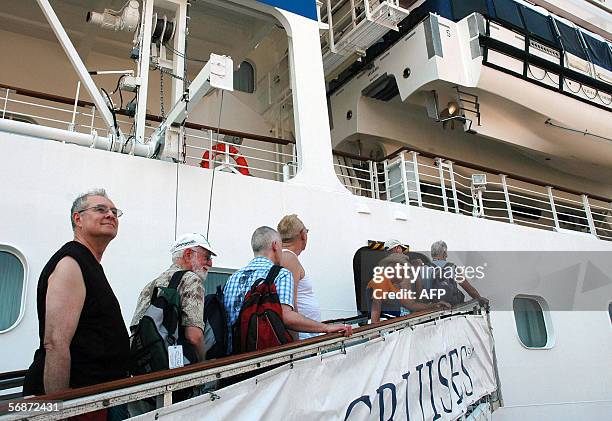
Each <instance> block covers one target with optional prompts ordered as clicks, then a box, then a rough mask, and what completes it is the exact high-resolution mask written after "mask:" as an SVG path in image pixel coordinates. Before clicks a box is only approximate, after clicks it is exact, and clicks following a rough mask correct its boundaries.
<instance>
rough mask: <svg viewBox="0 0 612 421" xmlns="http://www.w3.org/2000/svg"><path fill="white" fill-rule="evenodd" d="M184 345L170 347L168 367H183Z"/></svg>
mask: <svg viewBox="0 0 612 421" xmlns="http://www.w3.org/2000/svg"><path fill="white" fill-rule="evenodd" d="M183 366H184V364H183V345H173V346H169V347H168V367H169V368H179V367H183Z"/></svg>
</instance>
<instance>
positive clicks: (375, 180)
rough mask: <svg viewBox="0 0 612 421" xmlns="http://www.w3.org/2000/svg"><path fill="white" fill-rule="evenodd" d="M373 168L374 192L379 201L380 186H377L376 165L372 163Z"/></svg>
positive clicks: (374, 162)
mask: <svg viewBox="0 0 612 421" xmlns="http://www.w3.org/2000/svg"><path fill="white" fill-rule="evenodd" d="M373 167H374V192H375V194H376V199H380V186H379V185H378V183H379V181H378V163H377V162H376V161H373Z"/></svg>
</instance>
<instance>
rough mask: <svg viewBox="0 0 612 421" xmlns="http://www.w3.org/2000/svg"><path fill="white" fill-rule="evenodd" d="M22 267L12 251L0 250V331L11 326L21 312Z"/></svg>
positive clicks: (23, 280)
mask: <svg viewBox="0 0 612 421" xmlns="http://www.w3.org/2000/svg"><path fill="white" fill-rule="evenodd" d="M24 273H25V272H24V267H23V264H22V263H21V261H20V260H19V259H18V258H17V257H16V256H15V255H14V254H12V253H8V252H6V251H0V331H3V330H6V329H8V328H10V327H11V326H13V325H14V324H15V322H16V321H17V319H18V318H19V314H20V313H21V310H22V309H21V301H22V293H23V283H24V282H25V279H24Z"/></svg>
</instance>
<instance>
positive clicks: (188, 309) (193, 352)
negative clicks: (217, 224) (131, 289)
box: [130, 233, 216, 362]
mask: <svg viewBox="0 0 612 421" xmlns="http://www.w3.org/2000/svg"><path fill="white" fill-rule="evenodd" d="M170 252H171V253H172V265H171V266H170V267H169V268H168V269H167V270H166V271H164V272H163V273H162V274H161V275H159V276H158V277H157V278H156V279H154V280H153V281H151V282H149V283H148V284H147V285H146V286H145V287H144V289H143V290H142V292H141V293H140V296H139V297H138V302H137V304H136V312H135V313H134V317H133V318H132V323H130V329H131V330H132V332H133V331H134V328H135V327H136V326H138V323H139V322H140V319H142V317H143V316H144V314H145V312H146V311H147V308H148V307H149V305H150V304H151V296H152V294H153V291H154V290H155V288H156V287H163V288H165V287H168V285H169V283H170V279H171V278H172V275H174V274H175V273H176V272H178V271H187V272H185V273H184V274H183V276H182V278H181V282H180V283H179V285H178V287H177V291H178V293H179V296H180V302H181V308H180V312H181V313H180V314H181V320H180V325H179V339H181V336H182V338H184V340H185V342H186V343H187V344H190V345H191V346H187V347H183V352H184V353H185V356H186V357H187V359H188V360H189V361H195V362H199V361H203V360H204V358H205V355H206V352H205V347H204V320H203V318H202V315H203V314H204V297H205V291H204V280H205V279H206V276H207V275H208V270H209V269H210V267H211V266H212V258H213V256H216V254H215V253H213V251H212V248H211V246H210V243H209V242H208V240H207V239H206V237H204V236H203V235H202V234H197V233H188V234H183V235H182V236H180V237H179V238H178V239H177V240H176V241H175V242H174V245H173V246H172V248H171V249H170ZM190 348H191V349H190Z"/></svg>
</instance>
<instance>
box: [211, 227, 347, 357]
mask: <svg viewBox="0 0 612 421" xmlns="http://www.w3.org/2000/svg"><path fill="white" fill-rule="evenodd" d="M251 248H252V249H253V254H254V255H255V257H254V258H253V259H252V260H251V261H250V262H249V264H248V265H246V266H245V267H243V268H242V269H239V270H237V271H236V272H234V273H233V274H232V276H231V277H230V278H229V279H228V280H227V283H226V284H225V288H224V291H223V293H224V304H225V309H226V311H227V319H228V320H227V322H228V325H227V330H228V353H230V354H231V351H232V326H233V325H234V323H235V322H236V320H237V319H238V315H239V313H240V309H241V307H242V303H243V301H244V297H245V296H246V294H247V292H248V291H249V290H250V289H251V286H252V285H253V284H254V283H255V281H256V280H258V279H261V278H265V277H266V276H267V275H268V272H269V271H270V269H272V267H273V266H274V265H280V262H281V258H282V250H283V243H282V240H281V236H280V234H279V233H278V232H277V231H276V230H275V229H273V228H270V227H267V226H262V227H259V228H257V229H256V230H255V232H253V235H252V237H251ZM274 285H275V286H276V292H277V294H278V298H279V301H280V303H281V309H282V319H283V323H284V324H285V327H286V328H287V329H291V330H293V331H295V332H310V333H336V332H341V333H344V334H345V335H346V336H350V335H351V334H352V328H351V326H346V325H326V324H324V323H320V322H317V321H315V320H312V319H309V318H307V317H305V316H302V315H301V314H299V313H298V312H297V311H295V310H294V296H293V292H294V291H293V275H292V274H291V272H290V271H289V270H287V269H285V268H282V269H281V270H280V272H279V273H278V275H277V276H276V278H275V280H274Z"/></svg>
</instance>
